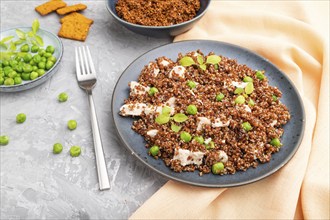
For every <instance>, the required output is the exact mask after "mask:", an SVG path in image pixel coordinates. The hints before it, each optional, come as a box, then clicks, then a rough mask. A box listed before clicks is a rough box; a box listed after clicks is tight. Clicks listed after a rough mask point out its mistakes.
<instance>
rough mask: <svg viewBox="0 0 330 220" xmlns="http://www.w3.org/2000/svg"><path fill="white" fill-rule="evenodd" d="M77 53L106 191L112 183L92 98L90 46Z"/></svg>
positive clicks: (79, 77) (102, 187)
mask: <svg viewBox="0 0 330 220" xmlns="http://www.w3.org/2000/svg"><path fill="white" fill-rule="evenodd" d="M75 53H76V73H77V80H78V84H79V86H80V88H82V89H84V90H86V92H87V94H88V99H89V106H90V112H91V123H92V130H93V139H94V149H95V157H96V168H97V174H98V179H99V187H100V190H105V189H109V188H110V183H109V177H108V172H107V167H106V164H105V159H104V152H103V147H102V141H101V135H100V131H99V125H98V122H97V116H96V111H95V105H94V100H93V96H92V89H93V88H94V86H95V84H96V72H95V67H94V64H93V61H92V57H91V53H90V51H89V48H88V46H86V47H84V46H83V47H78V48H77V47H76V48H75Z"/></svg>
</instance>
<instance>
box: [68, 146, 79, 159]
mask: <svg viewBox="0 0 330 220" xmlns="http://www.w3.org/2000/svg"><path fill="white" fill-rule="evenodd" d="M80 153H81V149H80V147H79V146H72V147H71V148H70V155H71V157H78V156H79V155H80Z"/></svg>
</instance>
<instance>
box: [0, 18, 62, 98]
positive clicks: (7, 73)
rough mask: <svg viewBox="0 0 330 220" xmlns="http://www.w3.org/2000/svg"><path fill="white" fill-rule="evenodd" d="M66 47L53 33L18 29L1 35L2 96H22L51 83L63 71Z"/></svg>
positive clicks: (37, 23)
mask: <svg viewBox="0 0 330 220" xmlns="http://www.w3.org/2000/svg"><path fill="white" fill-rule="evenodd" d="M62 55H63V44H62V42H61V40H60V39H59V38H58V37H57V36H56V35H54V34H53V33H51V32H49V31H46V30H44V29H40V28H39V22H38V21H37V20H35V21H34V22H33V24H32V27H18V28H12V29H8V30H4V31H1V33H0V92H18V91H24V90H27V89H31V88H33V87H36V86H38V85H40V84H42V83H44V82H45V81H47V80H48V79H49V78H50V77H51V76H52V75H53V74H54V73H55V72H57V70H58V68H59V63H60V61H61V59H62Z"/></svg>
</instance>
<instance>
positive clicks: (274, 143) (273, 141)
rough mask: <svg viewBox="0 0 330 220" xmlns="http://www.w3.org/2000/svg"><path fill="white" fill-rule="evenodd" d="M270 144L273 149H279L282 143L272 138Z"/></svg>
mask: <svg viewBox="0 0 330 220" xmlns="http://www.w3.org/2000/svg"><path fill="white" fill-rule="evenodd" d="M270 144H271V145H273V146H275V147H281V146H282V143H281V141H280V139H278V138H274V139H272V140H271V141H270Z"/></svg>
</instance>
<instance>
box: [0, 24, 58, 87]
mask: <svg viewBox="0 0 330 220" xmlns="http://www.w3.org/2000/svg"><path fill="white" fill-rule="evenodd" d="M16 29H20V30H22V31H24V32H27V31H30V30H31V27H17V28H12V29H8V30H5V31H1V33H0V39H3V38H4V37H7V36H16V32H15V30H16ZM38 35H39V36H41V37H42V39H43V41H44V48H46V47H47V46H48V45H52V46H53V47H54V48H55V52H54V54H53V56H54V57H56V63H55V64H54V66H53V67H52V68H51V69H50V70H48V71H47V72H46V73H45V74H44V75H42V76H41V77H38V78H36V79H34V80H29V81H24V80H23V82H22V84H19V85H12V86H4V85H1V86H0V92H18V91H24V90H27V89H31V88H33V87H36V86H38V85H40V84H42V83H44V82H45V81H46V80H47V79H49V78H50V77H51V76H52V75H53V74H54V73H55V72H56V71H57V70H58V67H59V65H58V64H59V62H60V61H61V59H62V55H63V44H62V41H61V40H60V38H58V37H57V36H56V35H54V34H52V33H51V32H49V31H46V30H43V29H39V31H38ZM18 47H20V46H18Z"/></svg>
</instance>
